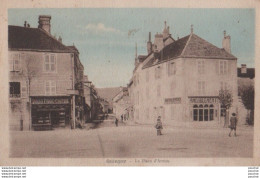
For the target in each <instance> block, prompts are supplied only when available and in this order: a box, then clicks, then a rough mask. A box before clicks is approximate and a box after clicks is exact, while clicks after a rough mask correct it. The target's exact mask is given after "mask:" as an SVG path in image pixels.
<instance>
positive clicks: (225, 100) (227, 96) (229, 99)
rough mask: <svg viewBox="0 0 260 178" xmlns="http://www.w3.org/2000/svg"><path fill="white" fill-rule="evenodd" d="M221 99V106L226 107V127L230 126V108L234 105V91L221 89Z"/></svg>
mask: <svg viewBox="0 0 260 178" xmlns="http://www.w3.org/2000/svg"><path fill="white" fill-rule="evenodd" d="M219 101H220V104H221V107H224V108H225V122H224V127H227V126H228V123H229V117H228V115H229V112H228V110H229V108H230V107H231V106H232V103H233V96H232V92H231V91H229V90H220V91H219Z"/></svg>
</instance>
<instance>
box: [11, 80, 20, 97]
mask: <svg viewBox="0 0 260 178" xmlns="http://www.w3.org/2000/svg"><path fill="white" fill-rule="evenodd" d="M9 94H10V95H9V96H10V98H20V97H21V86H20V82H10V83H9Z"/></svg>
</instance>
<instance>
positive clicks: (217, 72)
mask: <svg viewBox="0 0 260 178" xmlns="http://www.w3.org/2000/svg"><path fill="white" fill-rule="evenodd" d="M216 74H219V61H216Z"/></svg>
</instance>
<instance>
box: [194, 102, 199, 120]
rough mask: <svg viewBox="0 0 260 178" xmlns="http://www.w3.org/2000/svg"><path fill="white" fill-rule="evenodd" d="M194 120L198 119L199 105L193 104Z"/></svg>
mask: <svg viewBox="0 0 260 178" xmlns="http://www.w3.org/2000/svg"><path fill="white" fill-rule="evenodd" d="M193 120H194V121H197V120H198V105H196V104H195V105H193Z"/></svg>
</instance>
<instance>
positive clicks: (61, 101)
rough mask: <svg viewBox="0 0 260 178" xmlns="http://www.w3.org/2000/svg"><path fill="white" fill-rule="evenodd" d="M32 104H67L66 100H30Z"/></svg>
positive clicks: (67, 100)
mask: <svg viewBox="0 0 260 178" xmlns="http://www.w3.org/2000/svg"><path fill="white" fill-rule="evenodd" d="M32 104H69V99H68V98H32Z"/></svg>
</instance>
